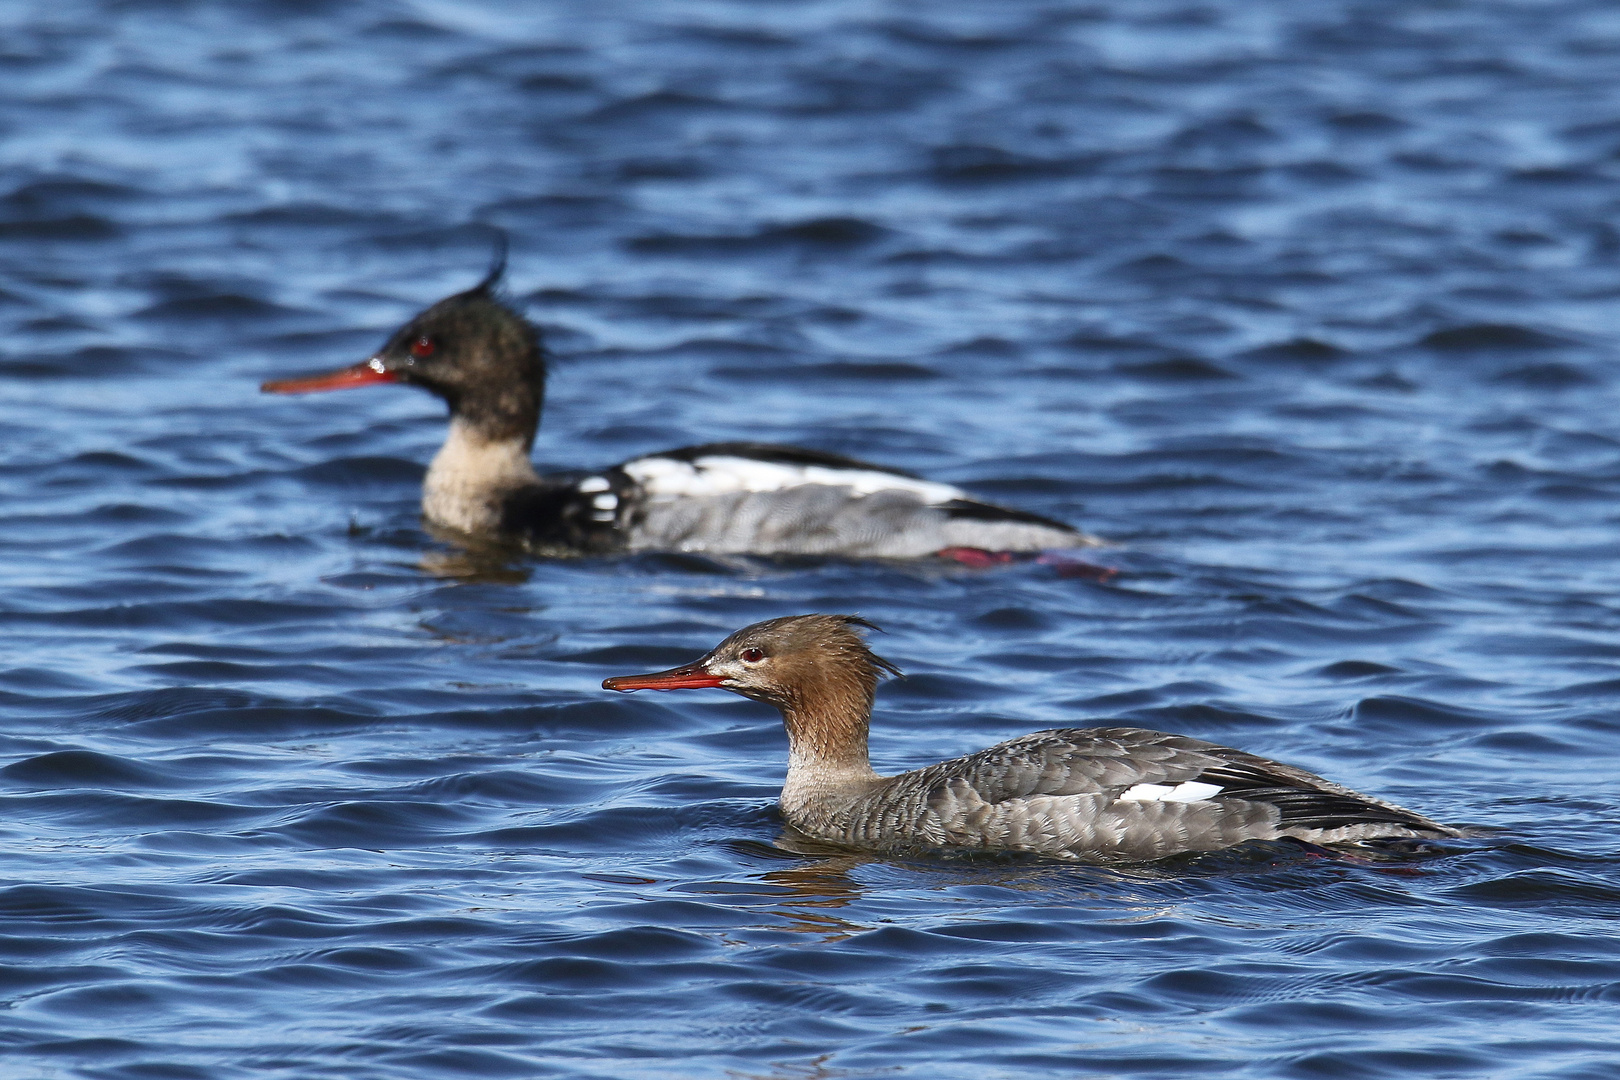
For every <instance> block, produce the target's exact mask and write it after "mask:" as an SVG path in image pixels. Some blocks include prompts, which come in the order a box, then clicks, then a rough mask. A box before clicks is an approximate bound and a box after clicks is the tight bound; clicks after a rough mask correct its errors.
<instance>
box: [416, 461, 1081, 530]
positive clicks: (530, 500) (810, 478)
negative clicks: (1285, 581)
mask: <svg viewBox="0 0 1620 1080" xmlns="http://www.w3.org/2000/svg"><path fill="white" fill-rule="evenodd" d="M499 514H500V522H499V531H500V532H501V533H503V534H505V535H509V536H516V537H521V538H522V540H523V542H524V543H525V544H526V545H527V546H529V547H530V548H531V549H534V550H537V551H547V552H563V553H589V554H615V553H624V552H642V551H681V552H700V553H707V554H753V555H837V556H845V557H857V558H891V559H910V558H922V557H925V556H929V555H933V554H936V553H938V552H940V551H943V550H946V549H949V548H962V547H966V548H982V549H984V550H988V551H1041V550H1048V549H1055V548H1066V547H1076V546H1085V545H1087V544H1090V543H1094V541H1091V540H1090V539H1089V538H1088V537H1084V536H1082V535H1081V534H1079V533H1077V532H1076V531H1075V530H1073V529H1071V528H1069V527H1068V526H1067V525H1064V524H1062V523H1061V522H1057V521H1052V520H1050V519H1048V518H1043V517H1040V516H1039V515H1036V514H1030V513H1025V512H1023V511H1020V510H1012V509H1009V508H1006V507H1001V506H995V505H993V504H990V503H983V502H979V501H976V500H974V499H972V498H971V497H969V496H968V495H967V493H966V492H964V491H961V490H960V489H958V488H955V487H952V486H951V485H949V484H939V483H933V482H930V481H927V480H922V479H920V478H918V477H915V476H912V475H910V474H907V473H902V472H897V471H895V470H892V469H885V468H883V467H881V466H878V465H873V464H870V463H868V462H864V461H859V460H857V459H855V458H848V457H843V456H841V455H838V454H829V453H824V452H821V451H816V450H806V449H802V448H800V447H794V446H776V445H771V444H767V443H751V442H731V443H708V444H705V445H702V446H688V447H682V448H681V449H678V450H670V451H666V452H664V453H661V454H651V455H648V456H646V457H641V458H635V459H633V460H631V461H626V462H624V463H623V464H620V465H615V466H613V467H612V468H609V469H603V470H601V471H599V472H594V473H590V472H577V473H562V474H554V475H547V476H541V477H537V478H536V479H535V481H534V482H532V483H529V484H526V485H523V486H520V487H516V488H514V489H513V490H511V491H510V492H509V493H507V494H505V495H503V497H502V500H501V502H500V506H499ZM428 516H429V518H430V519H436V520H443V518H444V516H445V515H444V514H442V513H433V512H429V514H428ZM464 531H472V530H464Z"/></svg>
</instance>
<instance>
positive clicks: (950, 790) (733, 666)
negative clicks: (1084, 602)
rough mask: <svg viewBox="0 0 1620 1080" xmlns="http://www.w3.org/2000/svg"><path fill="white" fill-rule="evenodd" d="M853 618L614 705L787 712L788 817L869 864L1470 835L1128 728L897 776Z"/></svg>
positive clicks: (777, 638) (648, 682)
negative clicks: (893, 858) (738, 706)
mask: <svg viewBox="0 0 1620 1080" xmlns="http://www.w3.org/2000/svg"><path fill="white" fill-rule="evenodd" d="M862 628H871V629H875V627H872V624H871V623H868V622H867V621H866V620H864V619H861V618H859V617H857V616H854V615H794V616H789V617H786V618H780V619H769V620H767V621H765V622H760V623H755V624H754V625H752V626H747V627H744V628H743V629H741V630H738V631H737V632H736V633H734V634H732V635H731V636H730V637H728V638H726V639H725V640H724V641H722V642H721V643H720V644H719V645H717V646H715V647H714V649H713V650H711V651H710V652H709V653H708V654H707V655H706V656H703V657H702V658H700V659H698V660H695V661H693V662H692V663H690V664H684V665H682V666H681V667H677V668H672V669H670V670H668V671H661V672H656V673H653V674H650V675H622V676H618V677H616V678H611V679H608V680H606V681H605V682H603V683H602V686H603V688H604V689H607V690H623V691H630V690H689V689H700V688H708V687H714V688H718V689H722V690H730V691H731V692H732V693H735V694H741V695H743V696H744V697H748V698H753V699H754V700H755V701H761V702H765V703H766V704H769V705H774V706H776V708H777V709H779V710H781V713H782V723H783V725H784V726H785V727H786V728H787V736H788V769H787V780H786V783H784V784H783V786H782V796H781V808H782V814H783V816H784V817H785V818H786V819H787V821H788V823H789V824H791V825H792V826H793V827H794V828H796V829H798V830H799V831H800V832H802V833H804V834H806V835H808V836H810V837H813V838H815V839H817V840H823V841H827V842H830V843H833V844H838V845H842V846H845V847H851V848H858V849H865V850H870V851H889V852H893V851H908V850H930V849H932V850H940V849H949V850H957V851H962V850H966V851H981V852H994V851H1020V852H1033V853H1036V854H1040V855H1048V856H1056V857H1059V858H1066V859H1076V860H1081V861H1085V862H1095V863H1106V862H1139V861H1148V860H1152V859H1158V858H1163V857H1164V856H1167V855H1175V854H1180V853H1184V852H1193V851H1213V850H1217V849H1220V848H1226V847H1231V846H1233V845H1236V844H1240V843H1242V842H1244V841H1246V840H1275V839H1280V838H1283V837H1292V838H1294V839H1296V840H1302V841H1306V842H1308V843H1312V844H1333V843H1345V842H1353V841H1365V840H1385V839H1396V838H1413V837H1417V838H1441V837H1456V836H1461V835H1462V833H1461V832H1459V831H1458V830H1456V829H1453V828H1451V827H1449V826H1446V825H1441V824H1440V823H1438V822H1435V821H1431V820H1430V819H1428V818H1426V817H1424V816H1423V815H1422V814H1418V813H1415V812H1414V811H1411V810H1406V809H1403V808H1401V807H1399V806H1395V805H1393V804H1391V803H1387V802H1384V801H1383V800H1381V799H1375V798H1372V797H1371V796H1368V795H1362V794H1360V793H1358V792H1355V791H1351V790H1350V789H1349V788H1346V787H1341V786H1339V785H1338V784H1335V783H1332V782H1330V781H1327V780H1324V779H1322V778H1321V777H1320V776H1316V775H1314V774H1313V773H1309V772H1306V771H1305V770H1304V769H1300V768H1297V767H1295V766H1293V765H1285V764H1283V763H1281V762H1278V761H1271V760H1268V759H1266V758H1263V757H1257V756H1255V755H1254V754H1247V753H1244V752H1243V751H1241V750H1234V749H1232V748H1230V747H1226V746H1219V745H1216V744H1215V743H1209V742H1204V741H1203V740H1201V739H1193V738H1189V737H1187V736H1185V735H1167V734H1165V733H1163V732H1158V731H1147V730H1144V729H1142V728H1131V727H1095V728H1057V729H1054V730H1051V731H1037V732H1035V733H1033V734H1030V735H1024V736H1022V737H1020V738H1016V739H1012V740H1010V741H1008V742H1004V743H1000V744H998V745H996V746H992V747H990V748H989V749H988V750H980V751H979V752H978V753H976V754H969V755H967V756H966V757H959V758H953V759H952V760H950V761H942V762H940V763H939V764H937V765H930V766H928V767H927V768H923V769H915V770H913V771H911V772H905V773H901V774H899V775H898V776H880V775H878V774H877V773H876V772H874V771H873V769H872V765H871V762H870V760H869V759H868V756H867V748H866V740H867V731H868V728H869V726H870V723H871V718H872V700H873V695H874V693H875V691H876V688H877V684H878V680H879V678H880V677H881V676H883V675H884V674H891V675H898V674H899V673H900V672H899V670H898V669H897V668H895V667H894V665H892V664H890V663H889V662H888V661H886V660H883V659H882V658H880V657H878V656H876V655H874V654H873V652H872V651H871V649H870V648H869V647H868V646H867V643H866V641H865V639H864V638H863V637H862V634H861V629H862Z"/></svg>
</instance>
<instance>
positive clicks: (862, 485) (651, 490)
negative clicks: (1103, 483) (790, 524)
mask: <svg viewBox="0 0 1620 1080" xmlns="http://www.w3.org/2000/svg"><path fill="white" fill-rule="evenodd" d="M623 468H624V471H625V474H626V475H628V476H629V477H630V479H632V480H634V481H635V482H636V483H638V484H640V485H641V488H642V490H643V491H645V492H646V493H647V495H648V496H649V497H651V498H654V499H686V498H695V497H698V496H703V495H730V494H732V493H734V492H739V491H748V492H762V491H781V490H783V489H784V488H792V487H798V486H800V485H801V484H825V485H827V486H829V487H846V488H849V489H850V490H851V491H853V492H854V493H855V494H856V495H871V494H872V493H873V492H877V491H909V492H910V493H911V494H913V495H915V496H917V497H918V498H919V499H921V500H922V501H923V502H925V503H930V504H934V503H946V502H950V501H951V500H952V499H965V498H967V497H968V496H967V493H966V492H964V491H962V490H961V489H960V488H954V487H952V486H951V485H949V484H936V483H933V482H931V481H928V480H914V479H912V478H911V477H909V476H896V475H895V474H894V473H889V472H882V471H881V470H878V469H837V468H831V467H829V466H826V465H789V464H783V463H780V462H775V461H756V460H754V459H752V458H745V457H734V456H731V455H718V454H717V455H715V456H712V457H700V458H698V459H697V460H696V461H691V462H686V461H676V460H675V459H673V458H666V457H646V458H640V459H639V460H636V461H630V462H626V463H625V465H624V466H623Z"/></svg>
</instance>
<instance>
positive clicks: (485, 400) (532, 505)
mask: <svg viewBox="0 0 1620 1080" xmlns="http://www.w3.org/2000/svg"><path fill="white" fill-rule="evenodd" d="M504 267H505V260H504V258H502V259H501V260H500V261H499V262H498V263H497V264H496V266H495V268H494V269H493V270H492V271H491V272H490V274H489V276H488V277H486V278H485V279H484V280H483V281H482V282H480V283H479V284H478V285H477V286H475V287H474V288H472V289H469V290H468V291H466V292H463V293H457V294H456V295H454V296H450V297H447V298H446V299H444V300H441V301H439V302H438V303H437V304H434V305H433V306H432V307H430V308H428V309H427V310H426V311H423V312H422V313H421V314H419V315H417V316H416V317H415V318H414V319H412V320H411V321H410V322H408V323H406V324H405V325H404V326H402V327H401V328H400V329H399V330H397V331H395V333H394V334H393V336H391V337H390V338H389V339H388V341H387V343H386V344H384V345H383V347H382V349H381V350H379V351H378V352H377V354H376V355H375V356H373V357H371V359H369V360H366V361H365V362H363V363H360V364H356V365H354V366H353V367H347V368H342V369H340V370H338V371H331V372H325V373H322V374H318V375H306V376H300V377H296V378H290V379H274V380H271V381H270V382H267V383H265V384H264V385H263V387H262V389H263V390H266V391H268V392H271V393H277V394H301V393H308V392H311V391H317V390H338V389H343V388H346V387H352V386H365V385H369V384H372V383H407V384H410V385H412V386H420V387H422V388H423V389H425V390H428V391H429V392H431V393H433V394H436V395H438V396H439V397H440V398H442V399H443V400H444V401H445V403H446V404H448V405H449V407H450V434H449V437H448V438H447V439H446V440H445V443H444V446H443V447H442V448H441V449H440V450H439V453H438V455H437V456H436V457H434V459H433V463H432V465H431V466H430V467H429V468H428V473H427V478H426V480H425V481H424V483H423V488H422V513H423V516H424V517H425V518H426V519H427V520H428V521H429V522H431V523H433V524H435V525H438V526H441V527H445V528H449V529H452V530H456V531H458V532H461V533H465V534H470V535H473V536H484V537H490V536H494V537H501V538H505V539H508V540H516V541H519V542H521V543H523V544H525V545H526V546H527V547H529V548H530V549H531V550H534V551H536V552H540V553H544V554H607V553H614V552H634V551H686V552H705V553H711V554H755V555H841V556H853V557H869V558H915V557H920V556H927V555H934V554H938V553H941V552H950V551H952V550H960V549H974V550H978V551H991V552H1033V551H1043V550H1049V549H1056V548H1074V547H1085V546H1090V545H1095V544H1098V543H1100V541H1097V540H1095V539H1094V538H1092V537H1089V536H1086V535H1085V534H1083V533H1080V532H1078V531H1076V530H1075V529H1073V528H1070V527H1069V526H1068V525H1065V524H1063V523H1062V522H1060V521H1053V520H1051V519H1049V518H1045V517H1041V516H1039V515H1037V514H1031V513H1026V512H1024V511H1021V510H1012V509H1008V508H1005V507H1001V506H995V505H993V504H990V503H984V502H979V501H977V500H975V499H973V498H971V497H969V496H968V494H967V493H966V492H964V491H962V490H961V489H959V488H956V487H953V486H952V485H950V484H940V483H934V482H932V481H928V480H923V479H921V478H920V477H916V476H913V475H911V474H909V473H904V472H900V471H898V470H895V469H887V468H884V467H882V466H880V465H872V464H868V463H867V462H864V461H858V460H856V459H854V458H847V457H843V456H841V455H838V454H829V453H823V452H822V451H819V450H805V449H801V448H799V447H796V446H774V445H769V444H765V443H753V442H728V443H710V444H707V445H704V446H687V447H683V448H681V449H679V450H669V451H666V452H664V453H661V454H652V455H649V456H647V457H639V458H635V459H633V460H631V461H626V462H624V463H623V464H621V465H615V466H613V467H611V468H607V469H601V470H598V471H594V472H568V473H555V474H550V475H546V476H541V475H539V474H537V473H536V472H535V470H534V466H533V464H532V463H531V462H530V460H529V451H530V448H531V447H532V446H533V444H534V435H535V430H536V429H537V428H538V426H539V424H540V408H541V404H542V402H543V401H544V398H545V386H546V365H545V353H544V350H543V348H542V346H541V343H540V333H539V331H538V329H537V328H536V327H535V326H534V325H533V324H532V323H530V322H529V321H528V320H527V319H525V318H523V317H522V316H521V315H519V314H518V313H517V312H515V311H513V310H512V309H511V308H510V307H508V306H507V305H506V304H505V303H503V302H502V301H501V299H500V298H499V297H498V296H497V295H496V291H495V286H496V284H497V282H498V281H499V280H500V276H501V272H502V270H503V269H504Z"/></svg>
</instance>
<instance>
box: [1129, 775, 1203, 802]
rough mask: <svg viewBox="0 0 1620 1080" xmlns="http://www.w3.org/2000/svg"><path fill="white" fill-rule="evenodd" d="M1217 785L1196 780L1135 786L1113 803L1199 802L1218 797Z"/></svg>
mask: <svg viewBox="0 0 1620 1080" xmlns="http://www.w3.org/2000/svg"><path fill="white" fill-rule="evenodd" d="M1222 790H1223V789H1222V788H1221V785H1219V784H1205V783H1202V782H1201V781H1198V780H1183V781H1182V782H1181V783H1179V784H1175V785H1173V786H1172V785H1170V784H1137V785H1136V786H1135V787H1132V788H1126V789H1125V791H1124V792H1122V793H1121V794H1120V796H1119V798H1117V799H1115V800H1114V801H1115V802H1201V801H1203V800H1204V799H1212V798H1214V797H1215V796H1216V795H1219V794H1220V793H1221V791H1222Z"/></svg>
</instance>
